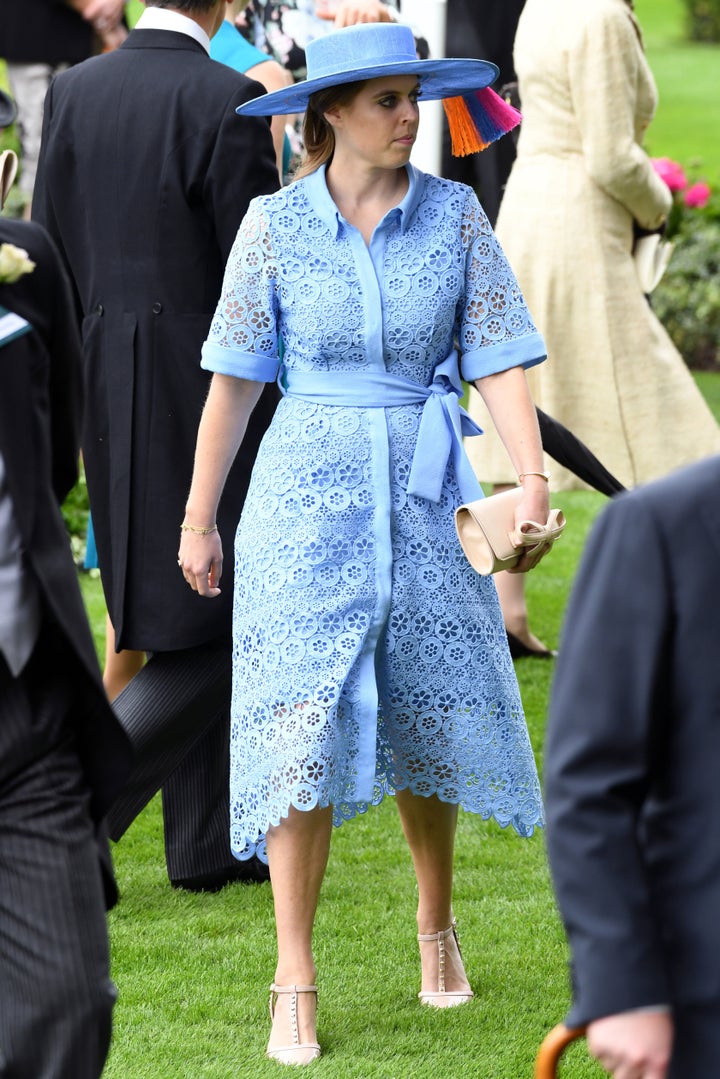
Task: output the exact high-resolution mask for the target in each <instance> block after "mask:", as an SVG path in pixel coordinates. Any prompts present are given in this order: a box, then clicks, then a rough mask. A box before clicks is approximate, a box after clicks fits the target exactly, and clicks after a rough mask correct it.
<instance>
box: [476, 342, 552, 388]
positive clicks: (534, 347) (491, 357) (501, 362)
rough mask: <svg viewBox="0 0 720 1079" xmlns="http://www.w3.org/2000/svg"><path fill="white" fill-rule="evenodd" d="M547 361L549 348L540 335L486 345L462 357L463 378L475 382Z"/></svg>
mask: <svg viewBox="0 0 720 1079" xmlns="http://www.w3.org/2000/svg"><path fill="white" fill-rule="evenodd" d="M545 359H547V348H546V347H545V342H544V340H543V338H542V336H541V335H540V334H539V333H532V334H528V336H527V337H521V338H515V340H513V341H501V342H499V343H498V344H496V345H484V346H483V347H482V348H479V349H476V351H475V352H465V353H464V354H463V357H462V363H461V367H462V377H463V378H464V379H465V381H466V382H474V381H475V380H476V379H478V378H485V377H486V375H497V374H498V373H499V372H500V371H507V370H509V369H510V368H511V367H523V368H524V369H525V370H527V368H528V367H534V366H535V365H536V364H538V363H542V362H543V360H545Z"/></svg>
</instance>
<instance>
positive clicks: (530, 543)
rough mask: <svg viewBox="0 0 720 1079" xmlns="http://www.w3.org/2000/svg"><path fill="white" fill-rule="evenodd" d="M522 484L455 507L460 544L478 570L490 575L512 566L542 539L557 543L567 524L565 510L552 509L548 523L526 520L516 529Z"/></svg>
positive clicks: (542, 540)
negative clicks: (542, 523)
mask: <svg viewBox="0 0 720 1079" xmlns="http://www.w3.org/2000/svg"><path fill="white" fill-rule="evenodd" d="M522 497H523V489H522V487H514V488H512V489H511V490H509V491H503V492H502V494H499V495H490V496H489V497H488V498H479V499H477V501H475V502H467V503H465V505H463V506H458V508H457V509H456V510H455V527H456V529H457V534H458V539H459V540H460V546H461V547H462V549H463V551H464V552H465V554H466V556H467V559H468V562H469V563H470V565H471V566H472V567H473V569H476V570H477V572H478V573H482V574H483V575H487V574H490V573H497V571H498V570H501V569H512V567H513V566H516V565H517V563H518V562H519V561H520V557H521V555H522V553H523V550H524V549H525V548H527V547H531V548H532V547H537V546H538V544H540V543H554V542H555V540H556V539H557V538H558V536H559V535H560V534H561V532H562V530H563V528H564V527H565V515H564V513H563V512H562V510H550V516H549V517H548V520H547V524H545V525H540V524H537V522H536V521H522V522H521V524H520V531H519V533H518V532H516V530H515V510H516V508H517V506H518V505H519V504H520V502H521V501H522Z"/></svg>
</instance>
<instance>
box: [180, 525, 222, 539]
mask: <svg viewBox="0 0 720 1079" xmlns="http://www.w3.org/2000/svg"><path fill="white" fill-rule="evenodd" d="M180 531H181V532H193V533H194V534H195V535H196V536H209V535H210V533H211V532H217V525H216V524H215V525H212V526H211V527H210V528H198V527H197V526H196V525H185V524H182V525H180Z"/></svg>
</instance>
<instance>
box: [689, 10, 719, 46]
mask: <svg viewBox="0 0 720 1079" xmlns="http://www.w3.org/2000/svg"><path fill="white" fill-rule="evenodd" d="M685 7H686V11H687V26H688V36H689V37H690V40H691V41H710V42H715V41H720V0H685Z"/></svg>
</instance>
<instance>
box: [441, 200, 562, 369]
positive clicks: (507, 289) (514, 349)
mask: <svg viewBox="0 0 720 1079" xmlns="http://www.w3.org/2000/svg"><path fill="white" fill-rule="evenodd" d="M461 238H462V244H463V248H464V250H465V293H464V303H463V308H462V310H461V311H460V313H459V323H460V324H459V328H458V340H459V343H460V352H461V354H462V375H463V378H464V379H466V381H468V382H472V381H474V380H475V379H476V378H483V377H484V376H485V375H492V374H496V373H497V372H498V371H505V370H506V369H507V368H509V367H517V366H520V365H522V366H523V367H533V366H534V365H535V364H536V363H540V362H541V361H542V360H544V359H545V357H546V355H547V350H546V348H545V343H544V341H543V339H542V337H541V335H540V334H539V333H538V331H537V329H536V328H535V325H534V323H533V321H532V318H531V316H530V312H529V311H528V309H527V305H526V304H525V300H524V298H523V295H522V293H521V291H520V286H519V285H518V283H517V281H516V279H515V274H514V273H513V271H512V269H511V268H510V264H509V263H508V260H507V259H506V257H505V254H504V252H503V250H502V248H501V247H500V244H499V243H498V240H497V237H496V236H495V233H494V232H493V230H492V228H491V227H490V222H489V221H488V219H487V217H486V216H485V212H484V210H483V209H482V207H481V206H480V203H479V202H478V200H477V198H476V197H475V195H474V194H473V193H472V192H469V193H468V199H467V202H466V204H465V208H464V211H463V221H462V230H461Z"/></svg>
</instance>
